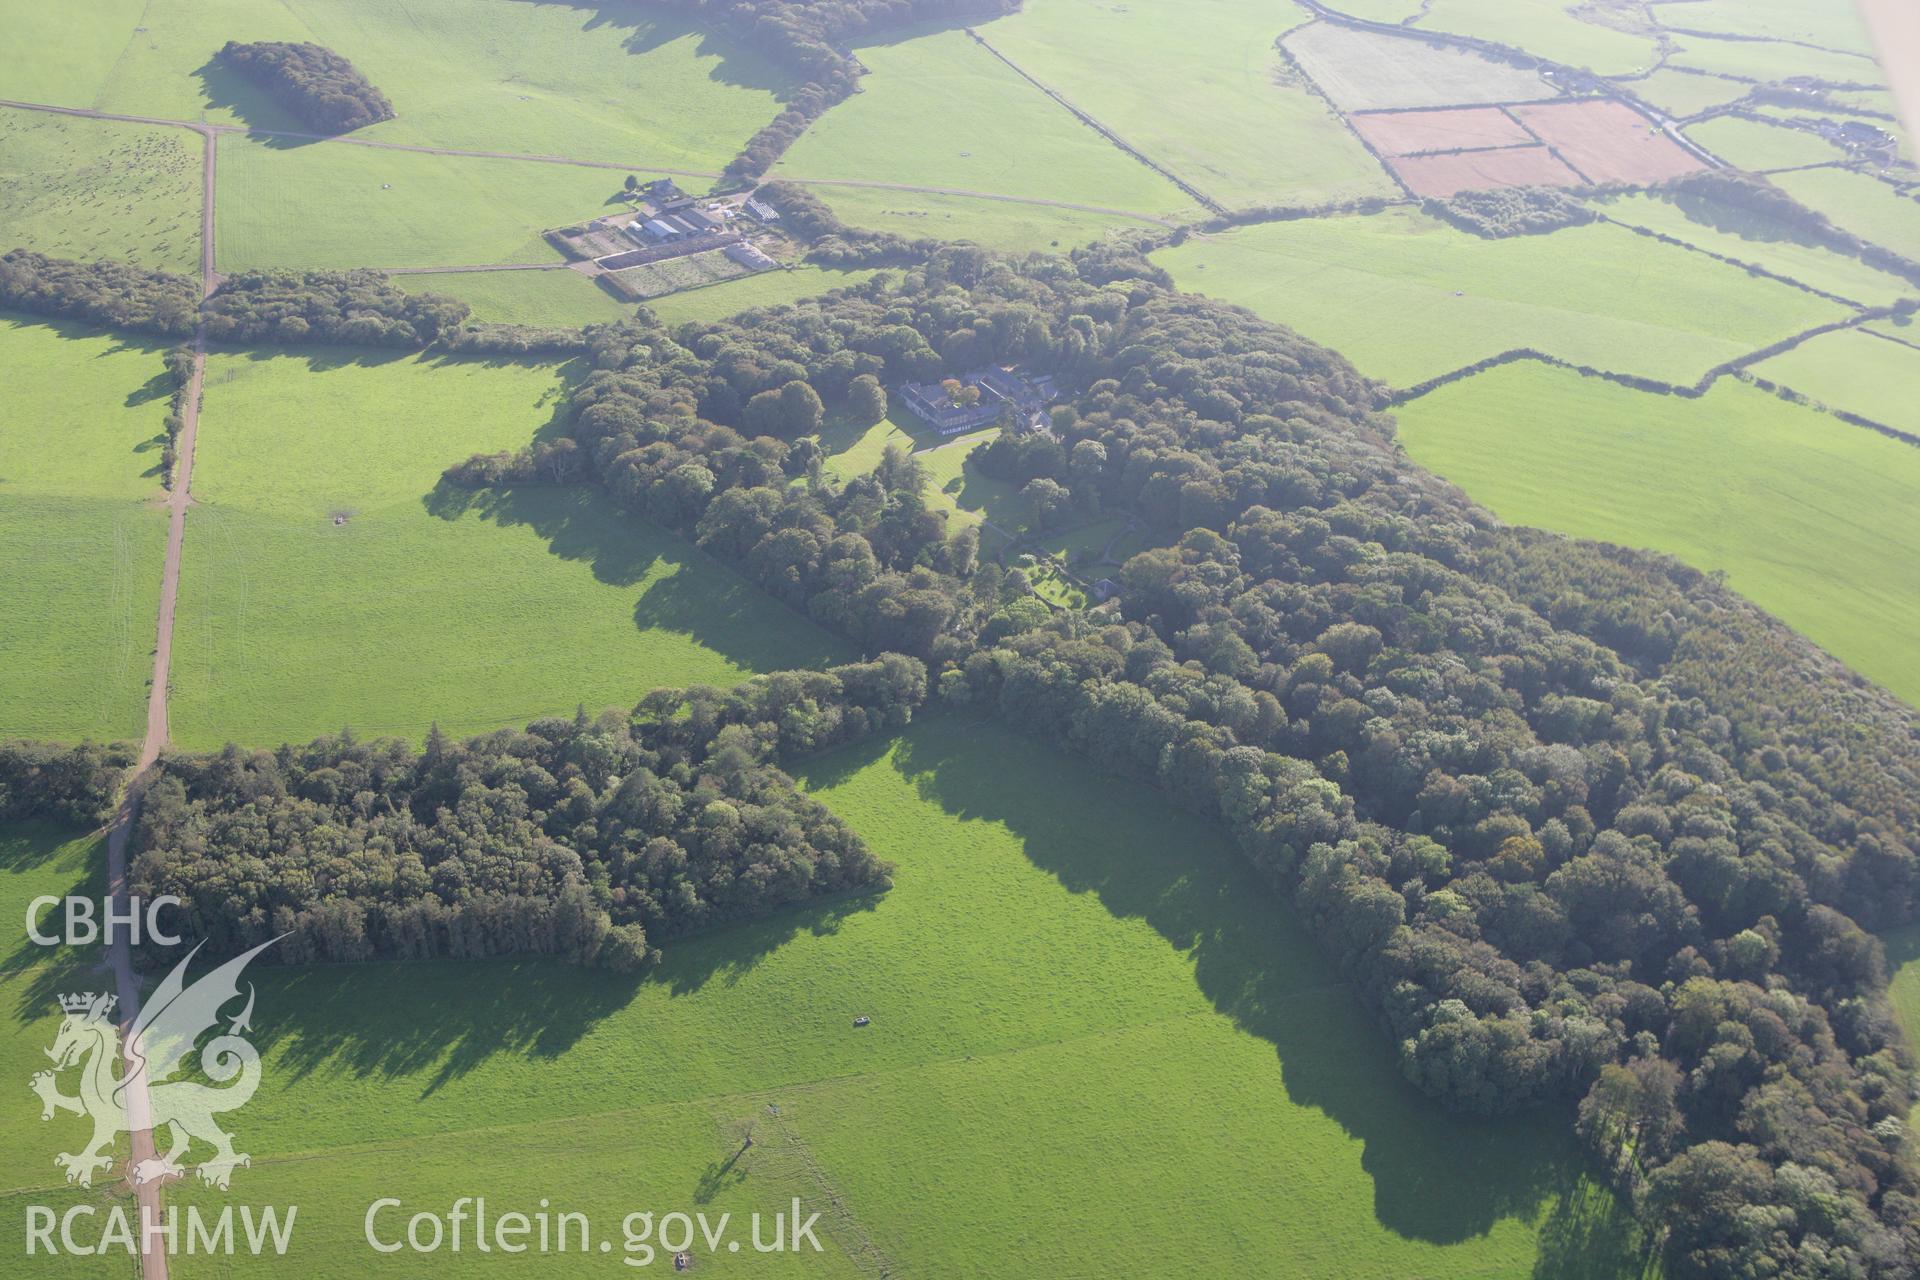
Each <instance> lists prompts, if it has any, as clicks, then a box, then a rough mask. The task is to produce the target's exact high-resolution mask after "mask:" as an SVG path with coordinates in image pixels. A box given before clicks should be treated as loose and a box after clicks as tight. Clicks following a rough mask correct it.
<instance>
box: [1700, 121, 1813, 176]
mask: <svg viewBox="0 0 1920 1280" xmlns="http://www.w3.org/2000/svg"><path fill="white" fill-rule="evenodd" d="M1686 133H1687V136H1688V137H1689V138H1691V139H1693V140H1694V141H1695V142H1697V143H1699V144H1700V145H1701V146H1703V147H1705V148H1706V149H1707V150H1709V151H1711V152H1713V154H1715V155H1716V156H1719V157H1720V158H1721V159H1722V160H1725V161H1726V162H1727V163H1729V164H1731V165H1734V166H1736V167H1738V168H1741V169H1746V170H1749V171H1751V172H1755V173H1764V172H1766V171H1767V170H1769V169H1792V168H1797V167H1800V166H1802V165H1809V164H1832V163H1833V162H1835V161H1836V160H1842V159H1845V158H1846V153H1845V152H1844V151H1842V150H1841V149H1840V148H1839V147H1836V146H1834V145H1833V144H1832V143H1831V142H1828V141H1827V140H1826V139H1825V138H1822V137H1821V136H1820V135H1819V134H1817V133H1813V132H1811V131H1810V130H1806V129H1792V128H1788V127H1787V126H1786V125H1779V124H1762V123H1761V122H1759V121H1758V120H1746V119H1743V118H1741V117H1740V116H1716V117H1714V118H1713V119H1711V120H1707V121H1704V122H1702V123H1700V124H1696V125H1689V126H1688V127H1687V130H1686Z"/></svg>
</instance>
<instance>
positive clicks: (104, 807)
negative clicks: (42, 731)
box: [0, 742, 134, 827]
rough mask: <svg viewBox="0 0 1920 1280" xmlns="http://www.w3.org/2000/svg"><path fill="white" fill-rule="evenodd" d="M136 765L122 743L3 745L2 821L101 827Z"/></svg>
mask: <svg viewBox="0 0 1920 1280" xmlns="http://www.w3.org/2000/svg"><path fill="white" fill-rule="evenodd" d="M133 760H134V753H133V748H132V747H130V746H128V745H127V744H126V743H124V742H116V743H112V744H101V743H94V742H83V743H81V744H80V745H79V746H62V745H59V744H57V743H48V742H0V822H26V821H29V820H31V819H36V818H38V819H44V820H46V821H50V822H64V823H69V824H71V825H73V826H79V827H92V826H97V825H99V824H100V823H102V822H105V821H106V820H107V819H108V818H109V817H110V816H112V813H113V806H114V802H115V800H116V799H117V798H118V797H119V794H120V784H121V782H123V781H124V780H125V778H126V774H127V769H128V768H129V767H130V766H131V765H132V764H133Z"/></svg>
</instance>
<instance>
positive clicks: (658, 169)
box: [0, 98, 1215, 279]
mask: <svg viewBox="0 0 1920 1280" xmlns="http://www.w3.org/2000/svg"><path fill="white" fill-rule="evenodd" d="M0 107H11V108H12V109H14V110H16V111H44V112H48V113H50V114H52V115H61V116H77V117H79V118H81V119H83V120H111V121H114V122H116V123H120V124H150V125H158V126H162V127H170V128H175V129H192V130H193V131H194V132H196V133H200V134H204V135H206V136H207V137H208V138H210V139H211V138H215V137H218V136H219V135H221V134H240V135H243V136H246V137H251V138H295V139H301V140H304V141H308V142H332V143H339V144H342V145H344V146H350V147H374V148H377V149H379V150H382V151H411V152H414V153H415V154H418V155H427V156H452V157H455V158H460V159H469V160H524V161H529V162H531V163H534V164H564V165H572V166H574V167H576V168H581V169H611V170H615V171H617V172H621V173H633V172H636V171H638V172H643V173H664V174H669V175H671V176H673V177H676V178H715V179H717V178H719V177H720V176H721V175H720V174H718V173H713V172H709V171H707V170H704V169H669V168H666V167H664V166H661V165H655V164H645V163H641V162H627V161H613V160H582V159H579V158H577V157H574V156H555V155H537V154H531V155H530V154H522V153H520V152H514V151H469V150H463V149H461V148H457V147H430V146H424V145H421V144H418V143H411V142H382V141H379V140H378V139H375V138H346V137H338V136H330V135H328V134H322V133H298V132H295V131H292V130H288V129H252V128H247V127H246V126H243V125H233V124H202V123H197V122H195V121H192V120H169V119H166V118H164V117H161V116H134V115H118V114H115V113H113V112H108V111H94V110H91V109H89V108H86V107H56V106H52V105H50V104H48V103H44V102H16V101H14V100H12V99H8V98H0ZM1149 163H1150V162H1149ZM780 180H781V181H783V182H792V183H796V184H798V185H800V186H807V187H864V188H868V189H871V190H875V191H910V192H916V193H918V194H920V195H930V196H958V197H961V198H963V199H968V200H995V201H999V202H1001V203H1003V204H1025V205H1037V206H1039V207H1041V208H1046V209H1067V210H1071V211H1073V212H1076V213H1093V214H1099V215H1101V216H1102V217H1108V218H1126V219H1128V220H1129V221H1133V222H1147V223H1152V224H1154V225H1155V226H1162V227H1172V226H1178V225H1179V223H1178V221H1177V220H1176V219H1173V218H1164V217H1160V216H1158V215H1156V214H1151V213H1141V212H1139V211H1137V210H1133V209H1112V208H1108V207H1106V206H1104V205H1093V204H1079V203H1076V202H1074V201H1072V200H1051V199H1048V198H1046V197H1044V196H1014V195H1006V194H1004V193H1002V192H997V191H970V190H968V189H966V188H965V187H927V186H916V185H914V184H913V183H909V182H873V181H868V180H865V179H860V178H801V177H792V176H788V175H786V174H782V175H781V179H780ZM210 181H211V179H209V182H210ZM1174 181H1175V182H1176V183H1177V182H1178V181H1179V180H1178V179H1174ZM1182 189H1183V190H1184V189H1185V188H1184V186H1183V187H1182ZM1207 203H1208V205H1209V207H1215V206H1213V205H1212V204H1211V202H1207ZM209 208H211V203H210V202H209ZM211 216H212V215H211V212H209V214H208V217H209V219H211ZM212 254H213V249H212V241H211V239H209V240H208V241H207V244H206V247H205V248H204V249H203V267H204V268H205V269H206V270H208V271H209V272H211V264H212ZM439 269H440V270H461V271H467V270H486V269H487V268H484V267H458V268H454V267H443V268H439ZM210 278H215V277H211V276H210ZM216 279H217V278H216Z"/></svg>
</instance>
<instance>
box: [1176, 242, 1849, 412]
mask: <svg viewBox="0 0 1920 1280" xmlns="http://www.w3.org/2000/svg"><path fill="white" fill-rule="evenodd" d="M1155 259H1156V260H1157V261H1158V262H1159V263H1160V265H1161V266H1163V267H1165V268H1166V269H1167V270H1168V271H1170V272H1172V273H1173V277H1174V279H1175V280H1176V281H1177V282H1178V283H1179V285H1180V287H1181V288H1183V289H1190V290H1193V291H1195V292H1198V293H1207V294H1211V295H1212V296H1214V297H1216V298H1220V299H1222V300H1224V301H1227V302H1236V303H1239V304H1241V305H1242V306H1246V307H1250V308H1251V309H1253V310H1254V311H1256V312H1258V313H1259V314H1260V315H1262V316H1264V317H1265V318H1267V319H1269V320H1273V321H1277V322H1279V323H1281V324H1286V325H1291V326H1292V327H1293V328H1295V329H1297V330H1299V331H1300V332H1301V333H1303V334H1305V335H1306V336H1308V337H1310V338H1313V339H1315V340H1316V341H1319V342H1322V343H1325V344H1326V345H1327V346H1330V347H1333V348H1334V349H1335V350H1337V351H1339V352H1340V353H1341V354H1342V355H1344V356H1346V357H1347V358H1348V359H1350V360H1352V361H1353V362H1354V364H1355V365H1357V366H1358V367H1359V369H1360V371H1361V372H1362V373H1365V374H1367V375H1369V376H1371V377H1375V378H1381V379H1384V380H1385V381H1387V382H1389V383H1391V384H1393V385H1394V386H1397V387H1411V386H1414V385H1416V384H1418V383H1420V382H1422V381H1424V380H1426V379H1428V378H1433V377H1437V376H1439V375H1441V374H1444V373H1447V372H1450V371H1452V370H1454V369H1459V368H1464V367H1466V366H1468V365H1471V364H1474V363H1475V362H1477V361H1479V360H1483V359H1485V358H1487V357H1489V356H1494V355H1498V354H1500V353H1501V352H1503V351H1509V350H1514V349H1517V348H1532V349H1535V350H1541V351H1545V352H1547V353H1548V354H1550V355H1555V356H1558V357H1560V358H1562V359H1565V360H1570V361H1573V362H1575V363H1578V364H1587V365H1592V366H1595V367H1597V368H1602V369H1607V370H1611V371H1615V372H1621V373H1635V374H1639V375H1642V376H1644V377H1649V378H1657V379H1661V380H1663V381H1669V382H1683V383H1691V382H1693V381H1695V380H1696V379H1698V378H1699V377H1701V376H1702V375H1703V374H1705V373H1706V372H1707V371H1708V370H1709V369H1710V368H1712V367H1713V366H1714V365H1716V364H1719V363H1721V362H1722V361H1725V360H1729V359H1732V358H1733V357H1735V356H1739V355H1742V354H1744V353H1746V352H1749V351H1753V350H1757V349H1758V348H1760V347H1764V346H1766V345H1768V344H1769V343H1771V342H1774V341H1777V340H1778V339H1780V338H1783V337H1786V336H1788V335H1789V334H1793V333H1797V332H1799V331H1801V330H1803V329H1807V328H1810V327H1812V326H1814V325H1817V324H1822V323H1825V322H1827V321H1831V320H1836V319H1839V318H1841V317H1842V316H1843V315H1844V314H1846V313H1845V311H1844V309H1843V308H1841V307H1840V306H1839V305H1838V304H1836V303H1830V302H1826V301H1824V300H1822V299H1820V298H1816V297H1814V296H1812V295H1810V294H1807V293H1804V292H1802V291H1800V290H1797V289H1794V288H1792V287H1790V286H1788V285H1784V284H1779V283H1777V282H1775V281H1771V280H1766V279H1760V278H1755V277H1752V276H1748V275H1747V274H1746V273H1744V272H1742V271H1740V270H1739V269H1738V268H1736V267H1730V266H1727V265H1725V264H1723V263H1718V262H1715V261H1713V260H1712V259H1711V258H1708V257H1706V256H1704V255H1702V254H1697V253H1693V252H1690V251H1689V250H1686V249H1682V248H1679V247H1677V246H1672V245H1664V244H1661V243H1659V242H1657V241H1654V240H1651V239H1649V238H1647V237H1645V236H1637V235H1635V234H1634V233H1633V232H1631V231H1628V230H1626V229H1625V228H1622V227H1614V226H1606V225H1589V226H1584V227H1572V228H1568V229H1565V230H1561V231H1556V232H1554V233H1553V234H1551V235H1544V236H1520V237H1515V238H1512V239H1506V240H1483V239H1480V238H1479V237H1477V236H1473V235H1469V234H1468V233H1466V232H1463V231H1457V230H1455V229H1453V228H1452V227H1449V226H1447V225H1446V224H1444V223H1442V222H1439V221H1437V220H1435V219H1433V218H1429V217H1427V216H1426V215H1424V214H1421V213H1417V212H1414V211H1412V210H1405V209H1394V210H1390V211H1388V212H1386V213H1383V214H1380V215H1377V216H1374V217H1350V218H1328V219H1318V220H1314V221H1301V222H1285V223H1271V224H1267V225H1264V226H1256V227H1247V228H1243V229H1241V230H1238V231H1233V232H1230V233H1227V234H1224V235H1218V236H1206V237H1198V236H1196V237H1194V238H1193V239H1191V240H1189V241H1187V243H1185V244H1184V245H1181V246H1179V247H1177V248H1173V249H1168V250H1165V251H1163V252H1161V253H1158V254H1156V255H1155Z"/></svg>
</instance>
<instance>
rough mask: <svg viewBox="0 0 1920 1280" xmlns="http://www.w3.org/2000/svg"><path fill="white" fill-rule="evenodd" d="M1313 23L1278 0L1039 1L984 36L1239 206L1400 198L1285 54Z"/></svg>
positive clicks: (1157, 158)
mask: <svg viewBox="0 0 1920 1280" xmlns="http://www.w3.org/2000/svg"><path fill="white" fill-rule="evenodd" d="M1306 17H1307V14H1306V12H1305V10H1302V9H1299V8H1298V7H1296V6H1294V5H1291V4H1280V5H1277V6H1276V5H1274V4H1272V3H1269V2H1267V0H1134V2H1133V3H1130V4H1125V5H1116V4H1111V3H1108V2H1107V0H1040V2H1039V3H1034V4H1030V5H1028V6H1027V7H1026V8H1025V9H1024V10H1023V11H1022V12H1020V13H1018V14H1015V15H1013V16H1012V17H1008V18H1002V19H1000V20H999V21H997V22H994V23H991V24H989V25H987V26H985V27H982V28H981V30H980V33H981V35H983V36H984V37H986V38H987V39H988V40H990V41H991V42H992V43H993V45H994V47H995V48H997V49H999V50H1000V51H1001V52H1002V53H1004V54H1006V55H1007V56H1008V57H1010V58H1012V59H1013V60H1014V61H1015V62H1017V63H1019V64H1020V66H1021V67H1022V68H1024V69H1025V70H1026V71H1027V72H1028V73H1029V74H1031V75H1033V76H1035V77H1036V78H1038V79H1039V80H1041V81H1042V82H1044V83H1046V84H1048V85H1050V86H1051V87H1053V88H1054V89H1056V90H1058V91H1059V92H1061V93H1062V94H1064V95H1065V96H1066V97H1067V98H1068V99H1069V100H1070V101H1072V102H1073V103H1074V104H1075V105H1076V106H1078V107H1080V108H1081V109H1082V110H1084V111H1086V112H1088V113H1089V114H1091V115H1092V116H1093V117H1094V118H1095V119H1097V120H1099V121H1100V122H1101V123H1102V124H1104V125H1106V126H1107V127H1108V128H1110V129H1112V130H1114V131H1115V132H1116V133H1118V134H1119V135H1120V136H1121V137H1123V138H1125V139H1126V140H1127V141H1128V143H1129V144H1131V145H1132V146H1135V147H1138V148H1139V149H1140V150H1141V151H1142V152H1143V153H1145V154H1146V155H1148V156H1151V157H1152V158H1153V159H1154V160H1155V161H1157V162H1159V163H1160V164H1161V165H1164V166H1165V167H1166V168H1167V169H1169V170H1170V171H1172V172H1174V173H1176V174H1179V175H1180V177H1181V178H1183V179H1184V180H1186V181H1187V182H1189V183H1192V184H1193V185H1194V186H1195V187H1197V188H1199V189H1200V190H1201V191H1204V192H1206V193H1207V194H1208V195H1210V196H1212V197H1213V198H1214V199H1215V200H1218V201H1220V202H1222V203H1223V204H1225V205H1227V206H1229V207H1235V208H1237V207H1244V206H1248V205H1262V204H1291V205H1312V204H1324V203H1330V202H1335V201H1343V200H1352V199H1357V198H1359V197H1361V196H1368V195H1393V194H1395V189H1394V186H1393V183H1392V182H1391V181H1390V180H1389V179H1388V178H1387V176H1386V174H1385V173H1384V172H1383V171H1382V170H1381V168H1380V165H1379V163H1378V162H1377V161H1375V160H1374V158H1373V157H1372V156H1371V155H1370V154H1368V152H1367V150H1366V148H1365V147H1363V146H1362V145H1361V144H1360V141H1359V139H1357V138H1355V137H1354V136H1353V134H1352V133H1351V132H1350V131H1349V130H1348V129H1347V127H1346V126H1345V124H1343V123H1342V122H1341V120H1340V118H1339V117H1338V116H1336V115H1335V114H1334V113H1333V112H1332V111H1331V110H1330V109H1329V108H1328V107H1327V105H1326V103H1325V102H1324V101H1323V100H1322V99H1321V98H1320V97H1318V96H1317V95H1316V94H1314V93H1313V92H1312V91H1311V89H1310V88H1309V87H1308V86H1307V85H1306V84H1305V83H1304V82H1303V81H1302V80H1301V78H1300V76H1299V74H1298V73H1297V72H1296V71H1294V70H1293V69H1292V67H1291V66H1290V65H1289V64H1288V63H1287V61H1286V60H1285V59H1284V58H1282V57H1281V56H1280V54H1279V52H1278V51H1277V50H1276V49H1275V48H1274V39H1275V37H1277V36H1278V35H1279V34H1280V33H1281V31H1283V30H1285V29H1286V28H1287V27H1289V26H1293V25H1296V24H1298V23H1300V22H1303V21H1305V20H1306ZM1196 121H1204V122H1205V126H1204V127H1195V122H1196ZM1099 203H1108V202H1106V201H1100V202H1099Z"/></svg>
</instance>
